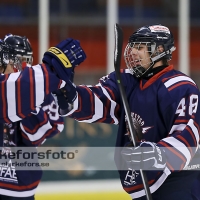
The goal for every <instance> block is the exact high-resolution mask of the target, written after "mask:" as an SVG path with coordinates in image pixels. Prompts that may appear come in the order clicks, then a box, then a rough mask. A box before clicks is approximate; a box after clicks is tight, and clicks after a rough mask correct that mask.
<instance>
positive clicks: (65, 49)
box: [42, 38, 86, 81]
mask: <svg viewBox="0 0 200 200" xmlns="http://www.w3.org/2000/svg"><path fill="white" fill-rule="evenodd" d="M85 59H86V55H85V52H84V51H83V49H82V48H81V46H80V42H79V41H78V40H74V39H72V38H68V39H66V40H63V41H62V42H60V43H59V44H58V45H56V46H55V47H51V48H49V49H48V51H46V52H45V53H44V56H43V59H42V61H43V62H44V63H46V64H47V65H48V66H49V67H51V68H53V70H54V71H55V72H56V74H57V76H58V77H59V78H60V79H62V80H64V81H66V80H67V81H68V80H69V79H70V77H71V73H73V72H74V68H75V67H76V66H78V65H79V64H80V63H82V62H83V61H84V60H85Z"/></svg>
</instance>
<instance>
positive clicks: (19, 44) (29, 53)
mask: <svg viewBox="0 0 200 200" xmlns="http://www.w3.org/2000/svg"><path fill="white" fill-rule="evenodd" d="M0 46H1V47H0V66H2V67H4V71H5V69H6V66H7V64H8V63H11V64H13V65H14V67H15V68H16V69H17V70H18V71H21V70H22V63H23V62H25V63H26V65H32V62H33V50H32V47H31V44H30V42H29V40H28V39H27V38H26V37H25V36H24V37H22V36H18V35H12V34H8V35H6V36H5V37H4V39H3V41H1V43H0Z"/></svg>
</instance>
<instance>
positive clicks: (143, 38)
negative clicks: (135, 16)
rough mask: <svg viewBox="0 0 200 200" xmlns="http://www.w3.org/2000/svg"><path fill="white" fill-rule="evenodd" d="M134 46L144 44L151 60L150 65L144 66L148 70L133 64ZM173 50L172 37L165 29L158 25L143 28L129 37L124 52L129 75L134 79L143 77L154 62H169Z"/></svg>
mask: <svg viewBox="0 0 200 200" xmlns="http://www.w3.org/2000/svg"><path fill="white" fill-rule="evenodd" d="M130 44H131V45H130ZM136 44H139V45H140V44H146V46H147V49H148V53H149V59H150V60H151V62H150V63H146V64H145V66H146V65H148V66H149V67H148V68H146V67H145V66H142V65H141V66H138V65H135V64H134V63H135V62H134V59H135V58H134V56H133V54H132V53H131V51H132V49H133V48H135V47H134V45H136ZM160 46H161V47H162V48H163V49H162V51H159V47H160ZM175 49H176V48H175V47H174V38H173V35H172V33H171V32H170V30H169V29H168V28H167V27H165V26H162V25H160V24H158V25H150V26H144V27H141V28H139V29H138V30H137V31H136V32H134V33H133V34H132V35H131V36H130V38H129V41H128V44H127V46H126V48H125V51H124V59H125V62H126V65H127V67H128V68H129V70H130V72H131V73H133V74H134V75H135V76H136V77H143V76H146V75H147V74H148V73H149V72H150V71H151V69H152V68H153V66H154V64H155V63H156V62H158V61H160V60H167V61H168V60H171V58H172V52H173V51H174V50H175Z"/></svg>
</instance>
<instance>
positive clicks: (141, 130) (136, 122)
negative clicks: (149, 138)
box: [125, 112, 153, 141]
mask: <svg viewBox="0 0 200 200" xmlns="http://www.w3.org/2000/svg"><path fill="white" fill-rule="evenodd" d="M131 118H132V122H133V126H134V129H135V131H136V133H137V137H138V139H139V140H141V139H143V134H145V133H147V132H148V130H149V129H151V128H153V126H148V127H143V126H144V120H143V119H142V117H141V116H140V115H138V114H136V113H133V112H131ZM125 122H126V131H127V132H126V134H125V135H127V136H128V137H129V139H130V141H132V137H131V134H130V129H129V125H128V120H127V117H126V115H125Z"/></svg>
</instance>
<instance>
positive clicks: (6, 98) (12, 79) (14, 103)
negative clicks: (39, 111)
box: [0, 64, 65, 123]
mask: <svg viewBox="0 0 200 200" xmlns="http://www.w3.org/2000/svg"><path fill="white" fill-rule="evenodd" d="M0 83H1V84H0V93H1V98H0V105H1V109H0V122H7V123H10V122H15V121H19V120H21V119H23V118H25V117H26V116H27V115H28V114H29V113H30V112H31V111H33V110H34V109H35V108H36V107H37V106H39V105H41V104H42V103H43V102H44V98H45V96H46V95H48V94H49V93H51V92H52V91H54V90H57V89H59V88H62V87H63V86H64V85H65V82H64V81H62V80H60V79H58V78H57V77H56V76H55V75H54V74H53V73H52V72H51V71H50V70H49V69H48V68H47V67H46V66H45V65H44V64H43V65H36V66H33V67H30V68H29V67H27V68H25V69H24V70H23V71H22V72H21V73H20V72H17V73H11V74H9V75H3V74H1V75H0Z"/></svg>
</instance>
